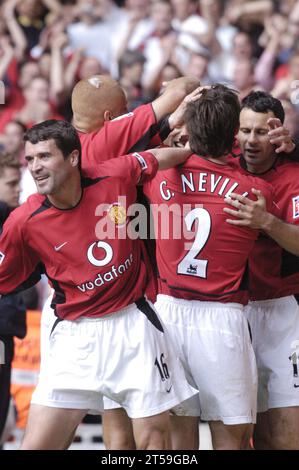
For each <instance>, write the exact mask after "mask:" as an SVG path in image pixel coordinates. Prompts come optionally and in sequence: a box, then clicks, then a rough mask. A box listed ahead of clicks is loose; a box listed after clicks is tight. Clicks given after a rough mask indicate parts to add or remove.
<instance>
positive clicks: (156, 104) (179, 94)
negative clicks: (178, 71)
mask: <svg viewBox="0 0 299 470" xmlns="http://www.w3.org/2000/svg"><path fill="white" fill-rule="evenodd" d="M199 85H200V83H199V81H198V79H196V78H194V77H180V78H175V79H174V80H171V81H170V82H169V83H168V84H167V86H166V88H165V90H164V92H163V93H162V95H160V96H159V97H158V98H157V99H156V100H155V101H153V102H152V107H153V111H154V113H155V116H156V119H157V121H160V120H161V119H163V118H164V117H165V116H166V115H167V114H171V113H173V112H174V111H175V110H176V108H177V107H178V106H179V105H180V104H181V102H182V101H183V100H184V98H185V97H186V96H187V95H189V94H190V93H192V92H193V91H194V90H195V89H196V88H198V86H199ZM170 127H171V126H170Z"/></svg>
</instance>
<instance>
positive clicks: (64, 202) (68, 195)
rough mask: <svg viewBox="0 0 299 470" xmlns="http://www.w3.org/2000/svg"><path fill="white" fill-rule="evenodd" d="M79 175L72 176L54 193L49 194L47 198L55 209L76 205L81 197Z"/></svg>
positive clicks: (70, 207)
mask: <svg viewBox="0 0 299 470" xmlns="http://www.w3.org/2000/svg"><path fill="white" fill-rule="evenodd" d="M82 191H83V190H82V185H81V177H80V175H79V177H76V178H72V179H71V181H70V180H69V181H68V182H67V184H66V185H65V186H62V187H61V188H60V190H59V191H57V192H56V193H55V194H49V195H48V199H49V201H50V202H51V204H52V205H53V206H54V207H57V209H64V210H65V209H72V208H74V207H76V206H77V204H78V203H79V202H80V200H81V197H82Z"/></svg>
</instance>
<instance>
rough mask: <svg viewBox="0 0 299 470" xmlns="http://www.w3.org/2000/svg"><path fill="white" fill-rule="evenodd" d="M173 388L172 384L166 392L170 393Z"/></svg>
mask: <svg viewBox="0 0 299 470" xmlns="http://www.w3.org/2000/svg"><path fill="white" fill-rule="evenodd" d="M171 389H172V385H171V387H169V388H167V389H166V392H167V393H169V392H170V391H171Z"/></svg>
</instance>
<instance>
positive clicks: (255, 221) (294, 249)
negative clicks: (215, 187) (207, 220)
mask: <svg viewBox="0 0 299 470" xmlns="http://www.w3.org/2000/svg"><path fill="white" fill-rule="evenodd" d="M252 192H253V194H255V196H256V197H257V200H256V201H251V200H250V199H248V198H247V197H245V196H241V195H239V194H235V193H231V195H230V197H229V198H227V199H226V200H225V202H226V203H227V204H228V205H230V206H231V207H233V209H232V208H227V207H225V208H224V209H223V210H224V212H226V213H227V214H229V215H232V216H233V217H235V218H234V219H227V220H226V222H228V223H229V224H231V225H236V226H239V227H249V228H252V229H259V230H262V231H263V232H265V233H267V235H269V236H270V237H271V238H273V240H275V241H276V243H278V245H280V246H281V247H282V248H284V249H285V250H287V251H289V252H290V253H293V254H294V255H296V256H299V226H297V225H294V224H289V223H287V222H284V221H283V220H281V219H279V218H278V217H276V216H275V215H273V214H271V213H270V212H268V211H267V207H266V199H265V197H264V196H263V194H262V192H261V191H259V190H257V189H252Z"/></svg>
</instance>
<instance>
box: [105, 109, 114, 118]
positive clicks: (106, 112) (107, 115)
mask: <svg viewBox="0 0 299 470" xmlns="http://www.w3.org/2000/svg"><path fill="white" fill-rule="evenodd" d="M111 119H113V116H112V113H111V111H109V110H108V109H107V110H106V111H104V121H111Z"/></svg>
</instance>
